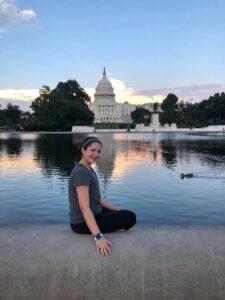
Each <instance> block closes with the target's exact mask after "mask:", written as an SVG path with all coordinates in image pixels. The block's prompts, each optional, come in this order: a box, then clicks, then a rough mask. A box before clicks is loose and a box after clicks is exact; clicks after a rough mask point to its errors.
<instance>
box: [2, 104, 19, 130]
mask: <svg viewBox="0 0 225 300" xmlns="http://www.w3.org/2000/svg"><path fill="white" fill-rule="evenodd" d="M4 112H5V116H6V118H7V119H8V120H9V123H10V127H11V129H12V130H15V128H16V125H17V124H19V123H20V121H21V115H22V111H21V110H20V109H19V107H18V106H17V105H12V104H11V103H8V104H7V107H6V109H5V110H4Z"/></svg>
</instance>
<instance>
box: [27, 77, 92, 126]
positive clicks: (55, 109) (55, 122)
mask: <svg viewBox="0 0 225 300" xmlns="http://www.w3.org/2000/svg"><path fill="white" fill-rule="evenodd" d="M89 102H90V97H89V96H88V95H87V94H86V92H85V91H84V90H83V89H82V88H81V87H80V85H79V84H78V83H77V81H75V80H68V81H67V82H65V83H63V82H59V83H58V84H57V86H56V88H55V89H53V90H52V91H50V89H49V87H48V86H42V88H41V89H40V91H39V97H38V98H36V99H35V100H34V101H33V102H32V104H31V108H32V110H33V112H34V114H33V115H34V117H33V119H32V122H31V124H30V126H31V127H36V129H39V130H71V128H72V126H73V125H76V124H79V125H87V124H92V122H93V119H94V114H93V113H92V112H91V111H90V110H89V108H88V106H87V104H88V103H89Z"/></svg>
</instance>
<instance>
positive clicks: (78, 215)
mask: <svg viewBox="0 0 225 300" xmlns="http://www.w3.org/2000/svg"><path fill="white" fill-rule="evenodd" d="M80 185H85V186H88V187H89V205H90V209H91V210H92V212H93V214H94V215H97V214H99V213H101V212H102V206H101V204H100V200H101V194H100V188H99V182H98V177H97V174H96V173H95V171H94V170H93V169H88V168H86V167H84V166H83V165H82V164H76V165H75V166H74V168H73V170H72V172H71V173H70V177H69V186H68V192H69V204H70V214H69V215H70V223H72V224H77V223H82V222H85V220H84V217H83V214H82V212H81V209H80V207H79V203H78V197H77V192H76V187H78V186H80Z"/></svg>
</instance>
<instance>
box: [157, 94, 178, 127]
mask: <svg viewBox="0 0 225 300" xmlns="http://www.w3.org/2000/svg"><path fill="white" fill-rule="evenodd" d="M177 101H178V98H177V96H176V95H174V94H168V95H167V97H166V98H165V99H164V100H163V102H162V105H161V108H162V110H163V113H161V114H160V123H169V124H171V123H175V122H176V109H177Z"/></svg>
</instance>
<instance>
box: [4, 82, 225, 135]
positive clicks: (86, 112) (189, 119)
mask: <svg viewBox="0 0 225 300" xmlns="http://www.w3.org/2000/svg"><path fill="white" fill-rule="evenodd" d="M90 103H91V99H90V97H89V96H88V94H87V93H86V92H85V91H84V89H83V88H82V87H81V86H80V85H79V84H78V82H77V81H76V80H68V81H66V82H59V83H58V84H57V86H56V87H55V88H54V89H53V90H50V88H49V86H46V85H44V86H42V87H41V88H40V90H39V96H38V97H37V98H36V99H35V100H34V101H33V102H32V103H31V109H32V113H30V112H23V111H22V110H20V108H19V107H18V106H16V105H12V104H11V103H9V104H8V105H7V107H6V108H5V109H2V108H1V107H0V128H4V127H5V128H10V129H11V130H28V131H29V130H30V131H31V130H34V131H35V130H52V131H58V130H60V131H70V130H71V128H72V126H73V125H91V124H93V120H94V114H93V113H92V112H91V111H90V109H89V108H88V105H89V104H90ZM158 105H159V104H158V103H154V111H156V112H157V108H158ZM161 108H162V111H161V112H158V113H159V120H160V123H161V124H165V123H169V124H171V123H177V126H178V127H189V128H190V127H205V126H208V125H219V124H225V93H224V92H222V93H221V94H220V93H216V94H215V95H214V96H211V97H209V98H208V99H207V100H203V101H201V102H199V103H195V104H192V103H187V102H185V101H180V100H179V99H178V97H177V96H176V95H174V94H168V95H167V97H166V98H165V99H164V100H163V102H162V104H161ZM131 117H132V120H133V122H134V123H135V124H138V123H145V124H146V125H148V124H149V122H150V120H151V112H150V111H148V110H147V109H144V108H136V110H135V111H133V112H132V113H131Z"/></svg>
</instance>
